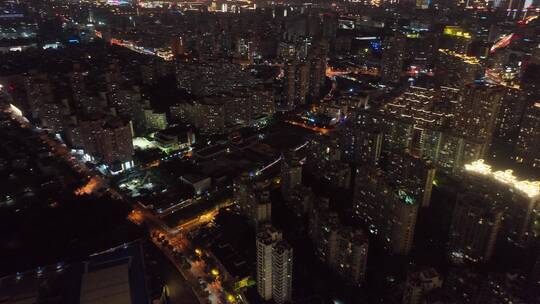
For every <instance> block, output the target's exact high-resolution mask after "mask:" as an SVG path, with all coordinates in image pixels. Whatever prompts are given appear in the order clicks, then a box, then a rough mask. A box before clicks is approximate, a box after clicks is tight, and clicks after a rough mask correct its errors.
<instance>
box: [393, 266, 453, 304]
mask: <svg viewBox="0 0 540 304" xmlns="http://www.w3.org/2000/svg"><path fill="white" fill-rule="evenodd" d="M442 285H443V279H442V278H441V276H440V275H439V273H438V272H437V271H436V270H435V269H434V268H429V269H426V270H423V271H416V272H413V273H409V274H408V275H407V281H406V282H405V290H404V292H403V301H402V303H403V304H419V303H422V300H424V296H425V295H426V294H428V293H429V292H431V291H432V290H435V289H438V288H441V287H442Z"/></svg>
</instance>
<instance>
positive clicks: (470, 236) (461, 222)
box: [448, 193, 503, 263]
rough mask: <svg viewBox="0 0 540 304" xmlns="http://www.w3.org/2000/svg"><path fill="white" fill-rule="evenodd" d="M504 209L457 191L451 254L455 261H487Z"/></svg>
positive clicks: (490, 254)
mask: <svg viewBox="0 0 540 304" xmlns="http://www.w3.org/2000/svg"><path fill="white" fill-rule="evenodd" d="M502 215H503V213H502V211H500V210H497V209H495V208H493V207H492V205H491V202H490V201H487V200H484V199H483V198H482V197H481V196H478V195H474V194H473V193H466V194H460V195H458V198H457V202H456V206H455V207H454V212H453V215H452V224H451V226H450V237H449V246H448V247H449V250H450V252H449V256H450V258H451V259H452V260H454V261H456V262H458V263H459V262H464V261H470V262H487V261H489V259H490V258H491V256H492V255H493V249H494V247H495V242H496V240H497V236H498V233H499V231H500V229H501V221H502Z"/></svg>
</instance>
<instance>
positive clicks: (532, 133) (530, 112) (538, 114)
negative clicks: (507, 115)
mask: <svg viewBox="0 0 540 304" xmlns="http://www.w3.org/2000/svg"><path fill="white" fill-rule="evenodd" d="M514 155H515V156H514V159H515V160H516V161H517V162H519V163H523V164H526V165H529V166H532V167H535V168H538V167H540V102H536V103H534V104H532V105H531V106H529V107H528V108H527V110H526V111H525V114H524V115H523V120H522V122H521V128H520V130H519V133H518V137H517V143H516V148H515V151H514Z"/></svg>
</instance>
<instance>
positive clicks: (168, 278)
mask: <svg viewBox="0 0 540 304" xmlns="http://www.w3.org/2000/svg"><path fill="white" fill-rule="evenodd" d="M149 247H151V248H148V249H147V252H148V253H149V258H150V261H149V262H150V263H147V268H148V271H147V273H148V274H149V275H154V274H155V275H156V276H159V278H160V280H161V282H163V283H164V284H165V286H166V289H167V303H169V304H196V303H199V300H198V299H197V296H196V295H195V292H193V290H192V289H191V287H190V285H189V283H188V282H187V281H186V280H185V279H184V277H182V275H181V274H180V273H179V272H178V271H177V270H176V267H175V266H174V264H172V263H171V261H169V260H168V259H167V257H166V256H164V255H163V253H162V252H160V251H159V249H158V248H156V247H155V246H153V245H150V246H149Z"/></svg>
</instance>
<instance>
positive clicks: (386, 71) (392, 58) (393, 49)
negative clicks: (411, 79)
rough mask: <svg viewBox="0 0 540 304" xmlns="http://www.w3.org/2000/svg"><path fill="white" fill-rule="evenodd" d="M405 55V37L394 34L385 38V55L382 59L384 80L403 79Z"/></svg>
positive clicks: (394, 81) (382, 76)
mask: <svg viewBox="0 0 540 304" xmlns="http://www.w3.org/2000/svg"><path fill="white" fill-rule="evenodd" d="M404 57H405V38H404V37H401V36H392V37H388V38H386V39H385V40H384V42H383V56H382V60H381V78H382V80H383V81H384V82H390V83H396V82H399V80H400V79H401V72H402V69H403V59H404Z"/></svg>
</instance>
